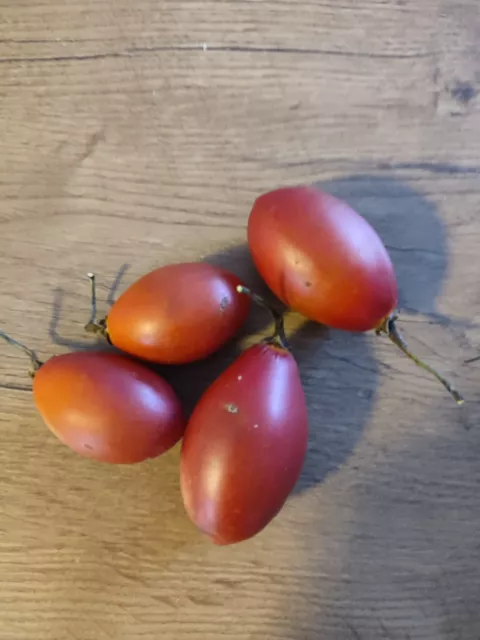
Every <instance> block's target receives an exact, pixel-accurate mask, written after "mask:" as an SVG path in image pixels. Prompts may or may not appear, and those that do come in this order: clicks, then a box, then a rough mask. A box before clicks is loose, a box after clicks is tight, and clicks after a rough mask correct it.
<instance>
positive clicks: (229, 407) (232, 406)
mask: <svg viewBox="0 0 480 640" xmlns="http://www.w3.org/2000/svg"><path fill="white" fill-rule="evenodd" d="M225 409H226V410H227V411H228V413H238V407H237V405H235V404H226V405H225Z"/></svg>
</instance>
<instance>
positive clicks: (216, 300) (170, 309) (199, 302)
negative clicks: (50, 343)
mask: <svg viewBox="0 0 480 640" xmlns="http://www.w3.org/2000/svg"><path fill="white" fill-rule="evenodd" d="M239 284H242V283H241V281H240V280H239V279H238V278H237V276H235V275H234V274H232V273H230V272H228V271H225V270H224V269H220V268H219V267H214V266H212V265H209V264H206V263H202V262H199V263H183V264H173V265H168V266H165V267H161V268H160V269H156V270H155V271H152V272H151V273H148V274H147V275H145V276H143V277H142V278H140V280H137V282H135V283H134V284H133V285H132V286H131V287H129V288H128V289H127V290H126V291H125V293H123V294H122V295H121V296H120V298H119V299H118V300H117V301H116V302H115V304H114V305H113V306H112V308H111V310H110V313H109V315H108V318H107V331H108V336H109V338H110V340H111V342H112V343H113V344H114V345H115V346H116V347H118V348H119V349H121V350H122V351H125V352H126V353H129V354H131V355H133V356H136V357H138V358H142V359H144V360H149V361H151V362H157V363H163V364H185V363H189V362H194V361H196V360H202V359H203V358H206V357H207V356H209V355H211V354H212V353H214V352H215V351H217V350H218V349H219V348H220V347H221V346H223V345H224V344H225V343H226V342H228V341H229V340H230V339H231V338H233V336H234V335H235V334H236V333H237V331H238V330H239V329H240V327H241V326H242V325H243V324H244V323H245V321H246V319H247V316H248V312H249V309H250V300H249V299H248V297H247V296H244V295H241V294H239V293H238V292H237V290H236V287H237V286H238V285H239Z"/></svg>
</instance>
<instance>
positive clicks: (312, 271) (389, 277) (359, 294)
mask: <svg viewBox="0 0 480 640" xmlns="http://www.w3.org/2000/svg"><path fill="white" fill-rule="evenodd" d="M248 244H249V247H250V252H251V254H252V257H253V261H254V263H255V265H256V267H257V269H258V271H259V273H260V275H261V276H262V278H263V279H264V280H265V282H266V283H267V284H268V286H269V287H270V289H271V290H272V291H273V292H274V293H275V294H276V295H277V296H278V297H279V298H280V299H281V300H282V301H283V302H284V303H285V304H286V305H288V306H289V307H291V308H292V309H294V310H295V311H298V312H300V313H301V314H302V315H304V316H306V317H307V318H309V319H311V320H315V321H316V322H320V323H322V324H325V325H327V326H329V327H334V328H336V329H345V330H349V331H368V330H370V329H375V328H377V327H379V326H381V325H382V323H383V321H384V320H385V319H386V318H388V316H389V315H390V314H391V313H392V312H393V311H394V309H395V307H396V305H397V296H398V293H397V281H396V277H395V273H394V270H393V266H392V262H391V260H390V257H389V255H388V253H387V250H386V248H385V246H384V244H383V243H382V241H381V240H380V238H379V236H378V235H377V233H376V231H375V230H374V229H373V228H372V227H371V226H370V224H369V223H368V222H367V221H366V220H365V219H364V218H363V217H362V216H360V215H359V214H358V213H357V212H356V211H354V210H353V209H352V208H351V207H350V206H349V205H348V204H346V203H345V202H342V201H341V200H338V199H337V198H335V197H333V196H331V195H329V194H328V193H324V192H323V191H320V190H319V189H316V188H314V187H309V186H300V187H291V188H284V189H278V190H276V191H271V192H270V193H266V194H264V195H262V196H260V197H259V198H258V199H257V201H256V202H255V204H254V206H253V209H252V212H251V214H250V217H249V220H248Z"/></svg>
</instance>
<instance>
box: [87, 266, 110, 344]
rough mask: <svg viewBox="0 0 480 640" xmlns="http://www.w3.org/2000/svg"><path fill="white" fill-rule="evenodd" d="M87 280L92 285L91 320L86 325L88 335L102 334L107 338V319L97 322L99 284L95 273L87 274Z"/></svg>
mask: <svg viewBox="0 0 480 640" xmlns="http://www.w3.org/2000/svg"><path fill="white" fill-rule="evenodd" d="M87 278H88V279H89V280H90V284H91V296H92V297H91V312H90V319H89V321H88V322H87V324H86V325H85V331H86V332H87V333H93V334H100V335H101V336H103V337H104V338H106V337H107V319H106V318H104V319H103V320H97V282H96V279H95V274H94V273H87Z"/></svg>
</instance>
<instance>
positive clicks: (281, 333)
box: [237, 284, 290, 351]
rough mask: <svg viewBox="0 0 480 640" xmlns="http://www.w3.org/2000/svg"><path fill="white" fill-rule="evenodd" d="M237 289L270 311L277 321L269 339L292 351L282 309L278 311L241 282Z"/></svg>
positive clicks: (272, 342)
mask: <svg viewBox="0 0 480 640" xmlns="http://www.w3.org/2000/svg"><path fill="white" fill-rule="evenodd" d="M237 291H238V293H243V294H245V295H247V296H249V297H250V298H251V299H252V300H253V301H254V302H255V303H256V304H258V305H259V306H260V307H263V308H264V309H267V311H269V312H270V315H271V316H272V318H273V321H274V323H275V332H274V334H273V336H271V337H270V338H267V341H268V342H269V343H271V344H276V345H277V346H279V347H281V348H282V349H287V350H288V351H290V344H289V342H288V340H287V336H286V334H285V324H284V319H283V315H282V314H281V313H280V311H278V310H277V309H275V308H274V307H271V306H270V305H269V304H268V303H267V302H265V300H264V299H263V298H262V297H261V296H259V295H258V293H254V292H253V291H251V290H250V289H248V287H244V286H243V285H242V284H239V285H238V286H237Z"/></svg>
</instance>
